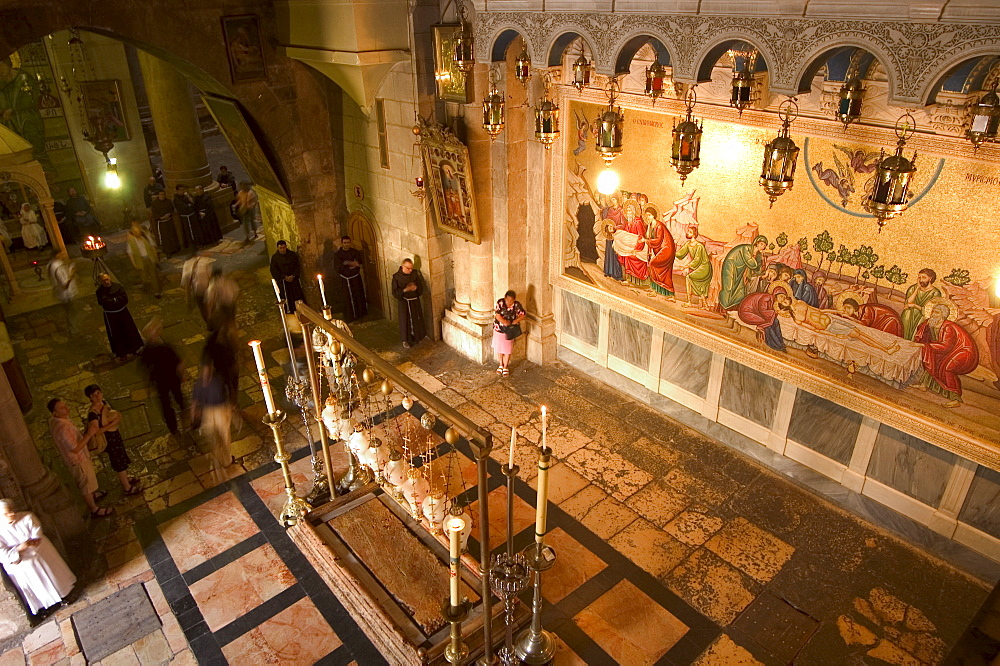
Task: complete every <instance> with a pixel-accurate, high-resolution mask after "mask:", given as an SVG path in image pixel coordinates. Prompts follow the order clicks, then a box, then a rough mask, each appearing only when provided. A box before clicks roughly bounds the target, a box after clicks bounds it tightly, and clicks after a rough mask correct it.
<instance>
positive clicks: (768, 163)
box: [760, 99, 799, 207]
mask: <svg viewBox="0 0 1000 666" xmlns="http://www.w3.org/2000/svg"><path fill="white" fill-rule="evenodd" d="M798 115H799V105H798V104H796V103H795V102H794V101H793V100H790V99H789V100H786V101H785V102H784V103H783V104H782V105H781V108H780V109H779V110H778V117H779V118H781V130H779V131H778V136H776V137H775V138H773V139H771V140H770V141H768V142H767V145H766V146H764V167H763V169H761V174H760V184H761V185H762V186H763V187H764V191H765V192H767V196H768V198H769V199H770V200H771V207H773V206H774V201H775V199H777V198H778V197H780V196H781V195H782V194H784V193H785V192H787V191H788V190H790V189H792V185H794V184H795V165H796V163H797V162H798V159H799V147H798V146H796V145H795V142H794V141H792V140H791V138H789V136H788V129H789V127H791V125H792V121H793V120H795V118H796V117H797V116H798Z"/></svg>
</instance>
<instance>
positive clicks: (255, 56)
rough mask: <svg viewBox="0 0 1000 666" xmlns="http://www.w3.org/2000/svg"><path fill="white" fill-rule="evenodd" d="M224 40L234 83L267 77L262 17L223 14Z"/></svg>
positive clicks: (230, 73)
mask: <svg viewBox="0 0 1000 666" xmlns="http://www.w3.org/2000/svg"><path fill="white" fill-rule="evenodd" d="M222 40H223V44H224V45H225V47H226V58H227V59H228V60H229V75H230V77H232V79H233V83H246V82H249V81H260V80H266V79H267V62H266V61H265V60H264V48H263V46H262V44H261V41H260V19H259V18H258V17H257V15H256V14H240V15H238V16H223V17H222Z"/></svg>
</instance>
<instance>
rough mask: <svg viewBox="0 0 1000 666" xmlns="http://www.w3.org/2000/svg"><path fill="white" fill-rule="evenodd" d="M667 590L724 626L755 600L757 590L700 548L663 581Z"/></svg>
mask: <svg viewBox="0 0 1000 666" xmlns="http://www.w3.org/2000/svg"><path fill="white" fill-rule="evenodd" d="M663 580H664V582H666V584H667V587H669V588H670V589H671V590H673V591H674V592H675V593H677V594H678V595H679V596H680V597H681V598H682V599H684V600H685V601H686V602H688V603H689V604H690V605H691V606H694V608H696V609H697V610H699V611H701V612H702V613H703V614H704V615H707V616H708V617H709V618H710V619H712V620H714V621H715V622H718V623H719V624H721V625H723V626H727V625H729V624H730V623H731V622H732V621H733V620H735V619H736V618H737V616H739V614H740V613H742V612H743V610H744V609H745V608H746V607H747V606H749V605H750V602H752V601H753V600H754V597H755V596H756V592H757V590H758V588H759V586H758V585H757V584H756V583H754V582H753V581H752V580H751V579H750V578H749V577H748V576H746V575H745V574H743V573H742V572H740V571H739V570H738V569H736V568H735V567H733V566H731V565H730V564H729V563H728V562H726V561H724V560H723V559H721V558H720V557H719V556H717V555H715V554H714V553H712V552H710V551H708V550H705V549H704V548H699V549H698V550H696V551H694V552H693V553H692V554H691V555H690V557H688V558H687V559H686V560H685V561H684V562H682V563H681V564H680V565H679V566H678V567H677V568H676V569H674V570H673V571H671V572H670V573H669V574H668V575H666V576H665V577H664V579H663Z"/></svg>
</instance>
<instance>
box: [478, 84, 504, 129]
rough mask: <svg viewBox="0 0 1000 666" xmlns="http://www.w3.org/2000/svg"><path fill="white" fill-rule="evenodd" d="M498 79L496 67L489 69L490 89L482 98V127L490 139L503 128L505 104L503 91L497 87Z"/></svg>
mask: <svg viewBox="0 0 1000 666" xmlns="http://www.w3.org/2000/svg"><path fill="white" fill-rule="evenodd" d="M499 80H500V75H499V74H497V71H496V69H491V70H490V91H489V92H488V93H487V94H486V97H484V98H483V129H484V130H486V131H487V132H488V133H489V135H490V139H491V140H492V139H496V138H497V135H499V134H500V132H502V131H503V128H504V118H505V111H504V107H505V104H504V98H503V92H501V91H500V89H499V88H498V87H497V83H498V82H499Z"/></svg>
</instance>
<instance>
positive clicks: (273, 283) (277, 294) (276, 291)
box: [271, 278, 281, 303]
mask: <svg viewBox="0 0 1000 666" xmlns="http://www.w3.org/2000/svg"><path fill="white" fill-rule="evenodd" d="M271 286H272V287H274V297H275V298H277V299H278V302H279V303H280V302H281V289H278V281H277V280H275V279H274V278H271Z"/></svg>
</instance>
